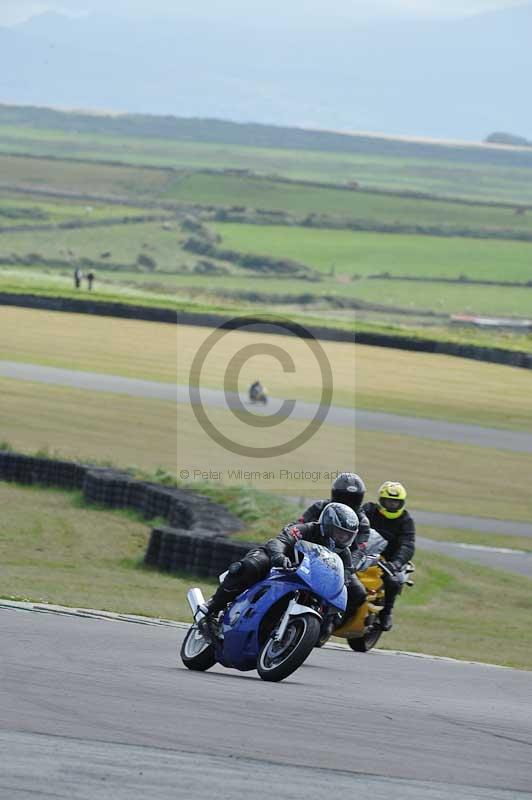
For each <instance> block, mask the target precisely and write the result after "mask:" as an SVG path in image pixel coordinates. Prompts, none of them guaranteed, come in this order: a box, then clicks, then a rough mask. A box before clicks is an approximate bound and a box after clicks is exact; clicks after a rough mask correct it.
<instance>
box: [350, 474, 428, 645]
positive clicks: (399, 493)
mask: <svg viewBox="0 0 532 800" xmlns="http://www.w3.org/2000/svg"><path fill="white" fill-rule="evenodd" d="M405 503H406V489H405V487H404V486H403V485H402V484H401V483H397V482H396V481H385V482H384V483H383V484H382V486H381V487H380V489H379V496H378V502H377V503H366V504H365V505H364V506H363V510H364V511H365V513H366V515H367V517H368V519H369V522H370V525H371V527H372V528H374V529H375V530H376V531H377V532H378V533H380V535H381V536H382V537H383V538H384V539H386V541H387V542H388V544H387V546H386V548H385V550H384V552H383V556H384V558H385V559H386V560H387V562H388V568H389V569H390V572H391V574H390V575H388V574H386V573H384V574H383V580H384V588H385V603H384V608H383V610H382V611H381V614H380V624H381V628H382V629H383V630H384V631H389V630H390V628H391V627H392V624H393V619H392V611H393V607H394V603H395V601H396V599H397V596H398V595H399V594H400V593H401V591H402V588H403V580H401V570H402V568H403V567H404V565H405V564H406V563H407V562H408V561H410V559H411V558H412V556H413V555H414V551H415V547H416V544H415V543H416V526H415V523H414V520H413V518H412V516H411V515H410V514H409V513H408V511H407V510H406V507H405Z"/></svg>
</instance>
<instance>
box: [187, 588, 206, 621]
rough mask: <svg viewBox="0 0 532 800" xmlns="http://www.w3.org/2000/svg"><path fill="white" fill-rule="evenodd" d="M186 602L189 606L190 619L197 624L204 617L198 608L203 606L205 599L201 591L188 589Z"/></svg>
mask: <svg viewBox="0 0 532 800" xmlns="http://www.w3.org/2000/svg"><path fill="white" fill-rule="evenodd" d="M187 600H188V604H189V606H190V610H191V611H192V618H193V620H194V622H196V623H197V622H199V621H200V620H201V619H203V617H204V616H205V614H204V612H203V611H202V610H201V608H200V606H204V605H205V598H204V597H203V592H202V591H201V589H198V588H197V587H195V588H194V589H189V590H188V592H187Z"/></svg>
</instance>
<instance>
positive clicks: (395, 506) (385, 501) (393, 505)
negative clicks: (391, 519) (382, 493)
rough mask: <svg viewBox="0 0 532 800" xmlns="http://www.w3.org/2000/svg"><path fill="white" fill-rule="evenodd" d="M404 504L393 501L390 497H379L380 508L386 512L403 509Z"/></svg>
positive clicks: (401, 501) (403, 502) (402, 501)
mask: <svg viewBox="0 0 532 800" xmlns="http://www.w3.org/2000/svg"><path fill="white" fill-rule="evenodd" d="M404 504H405V501H404V500H394V499H392V498H391V497H381V506H382V507H383V508H385V509H386V511H391V512H392V513H393V512H394V511H399V510H400V509H401V508H403V506H404Z"/></svg>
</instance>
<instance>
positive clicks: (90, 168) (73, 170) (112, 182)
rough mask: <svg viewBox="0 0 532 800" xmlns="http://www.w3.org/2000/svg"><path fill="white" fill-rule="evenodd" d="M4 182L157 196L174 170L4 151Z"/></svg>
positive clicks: (0, 171)
mask: <svg viewBox="0 0 532 800" xmlns="http://www.w3.org/2000/svg"><path fill="white" fill-rule="evenodd" d="M0 175H1V176H2V183H3V184H4V185H5V184H11V185H16V186H28V187H30V188H36V189H39V188H45V189H52V190H54V189H55V190H59V191H61V190H62V191H67V192H69V193H81V194H97V195H98V194H104V195H113V196H124V195H132V196H133V197H136V196H141V197H142V196H144V197H146V196H153V195H156V194H159V193H161V192H162V191H164V190H165V189H166V188H167V185H168V184H169V180H170V176H171V173H168V172H167V171H166V170H146V169H142V168H140V167H134V166H132V167H129V166H125V167H120V166H116V167H110V166H109V165H101V164H91V163H88V164H79V163H76V162H75V161H68V160H65V161H55V160H47V159H39V158H14V157H12V156H11V157H10V156H4V155H0Z"/></svg>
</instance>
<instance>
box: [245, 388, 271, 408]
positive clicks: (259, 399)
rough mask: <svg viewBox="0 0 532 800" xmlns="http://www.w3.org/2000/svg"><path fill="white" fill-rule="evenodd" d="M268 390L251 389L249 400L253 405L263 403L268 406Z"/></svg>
mask: <svg viewBox="0 0 532 800" xmlns="http://www.w3.org/2000/svg"><path fill="white" fill-rule="evenodd" d="M266 392H267V389H266V387H265V386H263V387H262V388H260V389H250V391H249V400H250V402H251V403H262V404H263V405H266V403H267V402H268V395H267V394H266Z"/></svg>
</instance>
